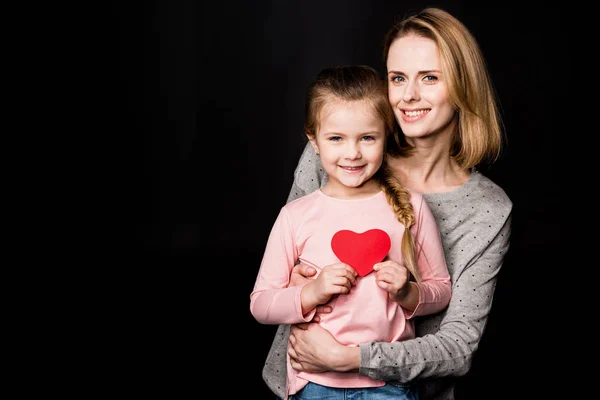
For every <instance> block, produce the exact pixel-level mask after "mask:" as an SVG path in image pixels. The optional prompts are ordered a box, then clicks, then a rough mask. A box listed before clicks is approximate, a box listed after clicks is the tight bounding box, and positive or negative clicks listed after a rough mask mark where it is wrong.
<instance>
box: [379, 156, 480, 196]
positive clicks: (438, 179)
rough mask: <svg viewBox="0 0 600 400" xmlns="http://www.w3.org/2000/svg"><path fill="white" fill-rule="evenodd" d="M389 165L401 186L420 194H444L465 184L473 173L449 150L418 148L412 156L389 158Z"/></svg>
mask: <svg viewBox="0 0 600 400" xmlns="http://www.w3.org/2000/svg"><path fill="white" fill-rule="evenodd" d="M387 164H388V166H389V167H390V169H391V171H392V173H393V175H394V176H395V177H396V179H398V180H399V181H400V183H401V184H402V185H403V186H404V187H406V188H408V189H410V190H412V191H415V192H418V193H442V192H449V191H451V190H454V189H456V188H458V187H460V186H462V185H464V184H465V183H466V182H467V180H468V179H469V176H471V172H470V171H468V170H461V168H460V167H459V166H458V164H457V163H456V161H454V160H453V159H451V158H450V157H449V156H448V152H447V150H443V151H435V150H431V149H428V150H424V149H416V151H415V153H414V154H412V155H411V156H408V157H390V156H389V155H388V156H387Z"/></svg>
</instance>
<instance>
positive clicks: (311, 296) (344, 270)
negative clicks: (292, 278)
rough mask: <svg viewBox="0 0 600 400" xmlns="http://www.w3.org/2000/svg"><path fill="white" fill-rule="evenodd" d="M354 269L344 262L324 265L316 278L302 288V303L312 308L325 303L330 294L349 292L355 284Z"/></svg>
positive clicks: (307, 307)
mask: <svg viewBox="0 0 600 400" xmlns="http://www.w3.org/2000/svg"><path fill="white" fill-rule="evenodd" d="M356 275H357V274H356V271H355V270H354V268H352V267H350V266H349V265H348V264H345V263H336V264H331V265H328V266H326V267H325V268H323V269H322V270H321V273H319V275H318V276H317V278H316V279H314V280H312V281H311V282H310V283H308V284H307V285H306V286H304V288H303V289H302V305H303V308H304V307H306V308H305V309H312V308H314V307H316V306H317V305H319V304H325V303H327V302H328V301H329V300H330V299H331V297H332V296H337V295H340V294H347V293H350V289H351V288H352V286H354V285H356Z"/></svg>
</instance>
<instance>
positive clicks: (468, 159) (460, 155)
mask: <svg viewBox="0 0 600 400" xmlns="http://www.w3.org/2000/svg"><path fill="white" fill-rule="evenodd" d="M409 35H416V36H420V37H425V38H428V39H431V40H433V41H434V42H435V43H436V45H437V47H438V49H439V52H440V57H441V61H442V70H443V72H444V75H445V76H446V80H447V82H448V91H449V94H450V98H451V100H452V102H453V103H454V106H455V108H456V109H457V110H458V114H459V115H458V124H457V129H456V131H455V134H454V135H453V139H452V143H451V147H450V157H451V158H453V159H454V160H455V161H456V162H457V163H458V165H459V166H460V167H461V168H462V169H470V168H472V167H474V166H476V165H478V164H480V163H481V162H484V161H489V162H494V161H496V160H497V159H498V157H499V156H500V151H501V148H502V140H503V139H504V136H503V126H502V120H501V117H500V112H499V106H498V104H497V99H496V94H495V91H494V88H493V85H492V81H491V78H490V75H489V72H488V70H487V67H486V63H485V59H484V57H483V54H482V52H481V49H480V47H479V45H478V43H477V41H476V40H475V37H474V36H473V35H472V34H471V32H470V31H469V30H468V29H467V27H466V26H465V25H464V24H463V23H462V22H460V21H459V20H458V19H457V18H456V17H454V16H452V15H451V14H449V13H448V12H446V11H444V10H441V9H439V8H434V7H430V8H425V9H424V10H422V11H421V12H418V13H416V14H413V15H410V16H408V17H406V18H404V19H403V20H402V21H400V22H399V23H397V24H395V25H394V26H393V27H392V28H391V29H390V30H389V31H388V33H387V35H386V37H385V40H384V43H383V52H384V54H383V56H384V60H385V62H386V64H387V57H388V53H389V49H390V46H391V45H392V43H394V42H395V41H396V40H398V39H400V38H402V37H405V36H409ZM386 82H387V81H386ZM395 139H396V144H397V145H398V147H399V148H398V147H397V148H395V149H390V150H394V152H395V153H396V154H397V155H400V156H404V155H409V154H411V151H412V147H411V146H410V145H409V144H408V143H407V142H406V140H405V139H404V136H403V135H397V136H396V137H395ZM388 151H389V150H388Z"/></svg>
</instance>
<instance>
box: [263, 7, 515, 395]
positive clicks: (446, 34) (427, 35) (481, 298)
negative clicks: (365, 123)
mask: <svg viewBox="0 0 600 400" xmlns="http://www.w3.org/2000/svg"><path fill="white" fill-rule="evenodd" d="M384 57H385V60H386V67H387V82H388V98H389V101H390V104H391V106H392V108H393V110H394V113H395V116H396V120H397V122H398V124H399V127H400V131H401V132H400V134H399V135H398V137H397V140H396V146H394V145H393V143H390V145H388V147H387V148H388V154H387V157H386V163H387V166H388V168H390V170H391V171H392V173H393V175H394V176H395V177H396V178H397V179H398V180H399V181H400V183H401V184H402V185H403V186H404V187H407V188H408V189H410V190H411V191H414V192H418V193H421V194H423V197H424V198H425V200H426V201H427V203H428V204H429V207H430V208H431V211H432V213H433V215H434V217H435V219H436V222H437V224H438V227H439V230H440V232H441V235H442V242H443V246H444V254H445V256H446V262H447V265H448V269H449V272H450V276H451V279H452V299H451V301H450V304H449V306H448V308H447V309H446V310H445V311H443V312H441V313H439V314H436V315H433V316H427V317H422V318H421V319H419V320H416V321H415V328H416V334H417V338H415V339H411V340H407V341H402V342H394V343H385V342H377V343H365V344H362V345H360V347H347V346H342V345H341V344H339V343H337V342H335V340H333V338H332V337H331V335H329V333H328V332H327V331H326V330H324V329H323V328H321V327H320V326H319V325H318V323H315V322H311V323H307V324H301V325H295V326H293V327H292V329H291V333H290V331H289V326H287V325H285V326H284V325H282V326H280V327H279V329H278V331H277V334H276V336H275V339H274V342H273V344H272V346H271V349H270V352H269V355H268V357H267V361H266V363H265V366H264V369H263V378H264V380H265V382H266V384H267V385H268V386H269V388H271V390H272V391H273V392H274V393H275V394H277V395H278V396H280V397H282V396H283V395H284V394H285V387H286V386H285V385H286V380H285V376H286V370H285V364H286V353H288V352H289V356H290V359H291V365H292V367H293V368H294V369H296V370H298V371H305V372H318V371H352V370H356V371H358V372H359V374H361V375H365V376H368V377H371V378H373V379H378V380H384V381H399V382H401V383H402V382H409V381H412V380H417V382H418V383H419V390H420V398H421V399H425V400H427V399H453V398H454V383H455V379H454V378H456V377H458V376H462V375H464V374H466V373H467V372H468V371H469V368H470V366H471V361H472V358H473V354H474V353H475V351H476V350H477V348H478V345H479V342H480V340H481V337H482V334H483V332H484V329H485V325H486V322H487V317H488V316H489V313H490V310H491V306H492V298H493V295H494V288H495V285H496V278H497V274H498V272H499V270H500V268H501V266H502V263H503V261H504V257H505V255H506V252H507V250H508V247H509V236H510V224H511V212H512V202H511V201H510V199H509V198H508V197H507V196H506V194H505V192H504V191H503V190H502V188H500V187H499V186H498V185H496V184H495V183H494V182H492V181H491V180H490V179H488V178H487V177H485V176H484V175H482V174H481V173H480V172H478V171H477V170H476V169H475V168H476V167H477V166H478V165H480V164H482V163H484V162H490V163H491V162H493V161H495V160H496V159H497V157H498V155H499V154H500V151H501V145H502V129H501V121H500V117H499V111H498V105H497V102H496V98H495V94H494V91H493V87H492V84H491V80H490V77H489V72H488V71H487V69H486V65H485V61H484V58H483V56H482V53H481V50H480V48H479V46H478V44H477V42H476V40H475V38H474V37H473V36H472V34H471V33H470V32H469V30H468V29H467V28H466V27H465V26H464V24H462V23H461V22H460V21H459V20H457V19H456V18H455V17H453V16H452V15H450V14H449V13H447V12H445V11H443V10H440V9H437V8H427V9H425V10H423V11H421V12H419V13H417V14H415V15H412V16H409V17H407V18H405V19H404V20H402V21H401V22H399V23H398V24H396V25H395V26H393V27H392V29H391V30H390V31H389V32H388V35H387V36H386V38H385V41H384ZM294 178H295V179H294V185H293V187H292V191H291V192H290V196H289V198H288V201H290V200H293V199H295V198H298V197H301V196H303V195H305V194H308V193H311V192H313V191H314V190H316V189H317V188H319V187H320V186H323V185H324V184H325V183H326V182H327V176H326V175H325V174H324V173H323V171H322V169H321V167H320V165H319V160H318V156H317V155H316V154H315V153H314V150H313V149H312V148H311V147H310V145H307V147H306V148H305V151H304V152H303V154H302V157H301V159H300V161H299V163H298V166H297V168H296V171H295V177H294ZM295 272H296V273H297V274H298V273H299V274H302V275H305V276H309V275H310V272H309V268H308V267H306V266H299V267H297V271H295ZM301 282H302V280H301V279H297V280H296V282H295V283H296V284H300V283H301ZM327 310H328V309H327V308H325V307H322V308H321V309H320V312H327ZM288 338H289V340H288ZM288 343H289V348H288Z"/></svg>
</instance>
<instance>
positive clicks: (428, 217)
mask: <svg viewBox="0 0 600 400" xmlns="http://www.w3.org/2000/svg"><path fill="white" fill-rule="evenodd" d="M413 196H414V195H413ZM415 197H417V196H415ZM413 205H414V210H415V220H416V222H415V224H414V225H413V227H412V228H411V231H412V232H413V235H414V237H415V250H416V253H417V254H416V255H417V265H418V268H419V273H420V274H421V282H420V284H419V304H417V307H416V308H415V309H414V311H412V312H409V311H408V310H406V311H407V318H412V317H415V316H418V315H427V314H434V313H437V312H439V311H441V310H443V309H444V308H445V307H447V306H448V303H450V296H451V295H452V288H451V281H450V274H449V273H448V267H447V265H446V258H445V256H444V248H443V246H442V239H441V237H440V233H439V230H438V227H437V224H436V222H435V219H434V217H433V214H432V213H431V209H430V208H429V206H428V205H427V203H426V202H425V200H424V199H423V197H422V196H418V201H416V202H415V203H414V204H413Z"/></svg>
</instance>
